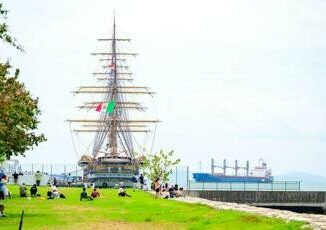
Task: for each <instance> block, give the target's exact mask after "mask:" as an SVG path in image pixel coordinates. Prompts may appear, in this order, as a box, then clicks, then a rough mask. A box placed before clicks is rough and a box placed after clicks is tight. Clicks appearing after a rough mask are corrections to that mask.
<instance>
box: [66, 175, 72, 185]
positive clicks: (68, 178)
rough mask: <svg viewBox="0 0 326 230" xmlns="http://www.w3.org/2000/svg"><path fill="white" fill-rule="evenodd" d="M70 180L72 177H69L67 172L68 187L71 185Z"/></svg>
mask: <svg viewBox="0 0 326 230" xmlns="http://www.w3.org/2000/svg"><path fill="white" fill-rule="evenodd" d="M71 182H72V177H71V174H70V173H69V174H68V177H67V183H68V187H70V186H71Z"/></svg>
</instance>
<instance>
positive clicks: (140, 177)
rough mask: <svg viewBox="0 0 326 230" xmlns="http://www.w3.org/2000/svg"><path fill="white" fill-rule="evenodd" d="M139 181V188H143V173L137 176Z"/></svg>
mask: <svg viewBox="0 0 326 230" xmlns="http://www.w3.org/2000/svg"><path fill="white" fill-rule="evenodd" d="M139 183H140V189H143V188H144V176H143V174H140V176H139Z"/></svg>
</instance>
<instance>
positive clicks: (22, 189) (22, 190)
mask: <svg viewBox="0 0 326 230" xmlns="http://www.w3.org/2000/svg"><path fill="white" fill-rule="evenodd" d="M26 191H27V188H26V185H25V183H22V184H21V185H20V186H19V195H20V197H27V193H26Z"/></svg>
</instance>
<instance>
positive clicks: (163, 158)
mask: <svg viewBox="0 0 326 230" xmlns="http://www.w3.org/2000/svg"><path fill="white" fill-rule="evenodd" d="M179 163H180V159H176V160H173V151H170V152H168V153H165V152H164V151H163V150H160V151H159V152H158V153H156V154H147V155H146V157H145V160H144V162H143V164H142V165H141V168H142V170H143V172H144V175H146V176H147V177H148V178H149V179H150V180H151V181H155V179H156V178H158V177H159V178H160V179H161V180H162V181H168V180H169V175H170V174H172V167H173V166H174V165H177V164H179Z"/></svg>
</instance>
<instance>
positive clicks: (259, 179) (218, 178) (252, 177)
mask: <svg viewBox="0 0 326 230" xmlns="http://www.w3.org/2000/svg"><path fill="white" fill-rule="evenodd" d="M215 168H218V169H220V170H222V172H217V173H216V172H215ZM227 169H232V170H234V174H231V175H228V174H227ZM240 170H244V172H245V174H244V175H242V174H240ZM193 178H194V179H195V182H197V183H202V182H206V183H230V182H233V183H243V182H245V183H271V182H273V176H272V170H271V169H270V168H267V164H266V163H265V161H264V160H263V159H259V161H258V165H256V166H255V167H254V168H253V169H251V170H250V169H249V161H247V162H246V165H245V166H244V167H241V166H239V165H238V161H237V160H235V162H234V166H228V165H227V163H226V160H225V159H224V160H223V164H222V165H221V166H219V165H215V163H214V159H212V160H211V173H201V172H200V173H193Z"/></svg>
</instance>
